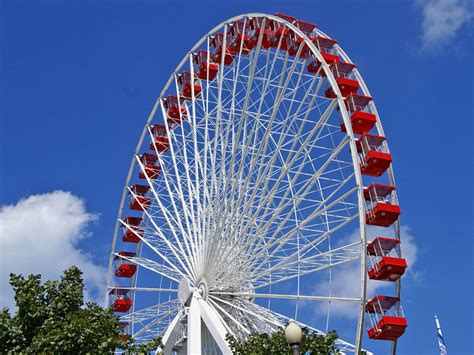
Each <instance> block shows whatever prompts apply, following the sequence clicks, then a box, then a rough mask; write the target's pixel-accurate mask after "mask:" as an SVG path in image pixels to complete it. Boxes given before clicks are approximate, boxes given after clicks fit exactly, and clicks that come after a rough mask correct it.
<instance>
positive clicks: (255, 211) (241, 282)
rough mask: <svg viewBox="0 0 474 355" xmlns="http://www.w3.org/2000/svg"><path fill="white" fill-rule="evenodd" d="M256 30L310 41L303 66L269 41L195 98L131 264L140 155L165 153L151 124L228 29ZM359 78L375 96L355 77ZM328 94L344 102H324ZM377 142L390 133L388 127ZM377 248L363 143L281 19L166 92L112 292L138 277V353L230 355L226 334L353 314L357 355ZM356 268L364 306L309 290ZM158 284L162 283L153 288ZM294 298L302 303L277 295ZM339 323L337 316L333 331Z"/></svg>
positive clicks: (153, 187) (153, 182)
mask: <svg viewBox="0 0 474 355" xmlns="http://www.w3.org/2000/svg"><path fill="white" fill-rule="evenodd" d="M255 17H261V18H263V20H262V21H268V20H273V21H276V22H278V23H280V24H281V25H282V26H286V27H287V28H289V29H291V30H292V31H293V32H294V33H296V35H297V36H299V37H301V38H302V41H301V45H300V48H299V49H298V52H297V54H296V56H290V55H289V54H288V52H287V51H281V50H280V47H281V45H282V44H281V39H280V42H279V43H278V46H277V48H269V49H264V48H263V47H262V34H260V36H259V38H258V41H257V44H256V46H255V48H254V49H253V50H252V51H251V52H250V53H249V54H247V55H243V54H242V53H239V54H238V55H236V56H235V59H234V60H233V62H232V64H230V65H224V57H225V56H224V55H222V61H221V63H220V65H219V72H218V74H217V77H216V78H215V79H214V80H201V81H200V83H199V85H200V86H201V87H202V92H201V93H200V95H199V96H197V95H195V93H194V90H195V88H194V86H191V87H192V99H190V100H187V101H185V102H179V106H180V107H179V108H180V109H181V108H185V109H186V110H187V117H186V118H185V119H184V120H183V121H182V123H181V124H179V125H176V126H174V127H171V126H168V125H167V126H166V133H167V135H168V137H170V147H169V151H167V152H166V153H162V154H159V153H156V154H157V159H158V165H159V167H160V168H161V175H160V176H159V178H157V179H151V178H150V176H148V175H146V174H145V178H146V180H145V181H146V183H147V184H148V185H149V187H150V190H149V192H148V194H149V195H148V196H149V197H150V198H151V205H150V206H149V208H144V212H143V226H142V228H143V229H144V233H143V235H141V234H139V233H135V234H136V236H137V237H138V238H140V241H141V243H139V244H137V250H136V252H137V253H136V256H124V255H121V254H119V253H118V251H119V242H118V239H119V237H120V234H119V231H120V227H121V226H124V227H129V226H128V224H127V222H126V220H125V218H124V217H125V213H124V209H125V206H126V202H127V201H126V199H127V196H129V195H130V196H131V198H132V199H133V198H135V197H136V195H135V193H134V191H133V190H132V189H131V188H130V187H129V185H132V181H135V178H134V176H136V173H137V171H145V167H144V166H143V163H142V162H141V160H140V159H139V154H140V153H143V152H144V151H145V149H146V147H147V146H148V144H149V143H148V142H154V139H153V138H154V137H153V132H152V130H151V126H150V125H151V124H153V123H158V122H160V121H163V118H165V117H167V111H166V109H165V105H164V100H165V98H166V97H167V95H170V94H172V95H175V96H179V92H180V89H179V84H178V73H180V72H182V71H189V72H190V73H191V77H193V76H194V70H195V68H194V66H193V53H195V52H196V51H197V50H199V49H204V50H207V51H209V50H210V40H211V36H213V35H214V34H215V33H216V32H217V31H222V32H223V33H224V37H223V38H224V39H225V38H226V37H227V36H226V34H227V31H228V30H229V24H230V23H232V22H234V21H236V20H242V21H243V22H244V27H245V26H248V25H249V19H250V18H255ZM316 31H317V32H318V33H319V34H321V35H324V36H326V35H325V34H323V33H322V32H320V31H319V30H316ZM305 45H306V46H308V47H309V48H310V51H311V52H312V54H313V55H314V56H315V57H316V58H318V59H319V60H320V62H321V63H322V65H321V67H320V69H319V72H318V73H316V74H312V73H308V72H307V71H306V70H305V68H306V65H307V63H306V62H305V60H304V59H299V53H300V52H301V50H302V49H303V46H305ZM225 46H226V44H225V40H224V48H225ZM242 47H243V46H241V48H242ZM336 49H337V51H338V54H339V55H340V56H341V57H342V58H344V59H345V60H346V61H347V62H350V59H349V58H348V57H347V55H346V54H345V53H344V52H343V51H342V49H341V48H340V47H339V46H336ZM241 51H242V49H241ZM223 52H224V53H225V49H224V50H223ZM208 60H209V59H208ZM356 76H357V79H358V81H359V83H360V84H361V88H362V91H363V92H364V94H367V95H368V94H369V93H368V90H367V87H366V86H365V84H364V82H363V80H362V78H361V77H360V75H359V73H358V72H357V71H356ZM327 87H331V88H332V90H333V91H334V93H336V96H337V97H336V98H335V99H329V98H327V97H325V95H324V89H326V88H327ZM196 96H197V97H196ZM371 105H373V103H371ZM373 109H374V111H375V106H374V105H373ZM375 112H376V111H375ZM165 121H166V120H165ZM341 122H343V123H344V124H345V127H346V129H347V132H346V133H343V132H341V129H340V124H341ZM377 129H378V131H379V133H383V131H382V127H381V124H380V119H378V120H377ZM153 144H155V143H153ZM155 148H156V146H155ZM155 151H158V149H155ZM134 173H135V175H134ZM389 173H390V174H389V177H390V179H391V181H393V172H392V171H391V170H390V171H389ZM351 226H352V227H351ZM348 228H352V229H353V230H354V229H358V230H360V238H359V240H358V241H356V242H344V240H342V239H341V238H339V239H338V237H339V236H340V234H338V232H340V231H342V230H348ZM397 233H398V227H397ZM365 248H366V226H365V203H364V197H363V186H362V178H361V173H360V168H359V158H358V156H357V149H356V145H355V140H354V134H353V132H352V129H351V124H350V119H349V115H348V112H347V109H346V106H345V104H344V101H343V97H342V96H341V93H340V91H339V88H338V86H337V85H336V82H335V79H334V76H333V74H332V72H331V71H330V70H329V67H328V65H327V64H326V63H325V61H324V60H323V58H322V56H321V54H320V53H319V51H318V49H317V48H316V47H315V46H314V44H313V42H311V41H310V40H309V39H308V38H307V36H306V35H305V34H304V33H303V32H301V31H300V30H299V29H298V28H296V27H295V26H294V25H292V24H290V23H288V22H286V21H285V20H283V19H281V18H279V17H275V16H270V15H264V14H247V15H243V16H238V17H235V18H232V19H229V20H228V21H226V22H224V23H222V24H220V25H219V26H217V27H216V28H214V29H213V30H212V31H210V32H209V33H208V34H207V35H206V36H204V37H203V38H202V39H201V40H200V41H199V42H198V43H197V44H196V45H195V46H194V47H193V48H192V50H191V51H190V52H189V53H188V54H187V55H186V56H185V58H184V59H183V60H182V61H181V63H180V64H179V65H178V67H177V69H176V70H175V72H174V73H173V74H172V75H171V77H170V79H169V80H168V82H167V83H166V85H165V87H164V89H163V91H162V92H161V94H160V97H159V98H158V100H157V101H156V104H155V106H154V107H153V110H152V112H151V114H150V116H149V118H148V120H147V122H146V126H145V128H144V130H143V133H142V135H141V137H140V140H139V143H138V146H137V148H136V152H135V157H134V159H133V161H132V165H131V168H130V171H129V174H128V177H127V184H126V187H125V189H124V192H123V196H122V201H121V207H120V210H119V217H118V221H117V225H116V228H115V233H114V239H113V247H112V254H111V259H110V265H109V272H108V288H109V289H111V288H112V287H114V286H115V285H116V284H117V283H119V281H117V280H113V268H112V266H113V260H114V258H118V259H119V260H121V259H123V260H126V261H128V262H130V263H133V264H135V265H137V267H138V271H137V273H136V274H135V276H134V277H133V278H132V279H131V282H130V283H129V284H128V285H122V287H124V288H126V289H129V290H130V292H131V294H132V295H133V301H134V302H133V308H132V310H131V311H130V313H128V314H126V315H124V316H122V318H121V319H122V321H124V322H128V324H129V326H128V328H127V329H128V330H129V332H130V334H131V335H132V336H133V337H135V338H136V339H137V340H145V339H149V338H152V337H155V336H157V335H162V336H164V343H165V353H169V352H170V351H171V350H172V349H175V350H178V351H184V350H183V349H187V351H188V352H192V351H191V350H192V349H194V351H196V349H201V350H202V349H204V348H206V346H207V348H208V349H211V348H212V349H214V350H215V349H218V351H220V352H222V353H226V352H228V348H226V345H225V344H223V343H222V341H223V340H222V339H223V337H225V334H226V333H230V334H232V335H234V336H236V337H238V338H240V339H244V338H245V337H246V336H248V334H250V333H251V332H255V331H258V332H273V331H275V330H276V329H277V328H278V327H281V326H282V325H283V324H284V323H285V321H287V320H288V319H289V318H295V319H298V316H299V311H300V308H301V307H302V305H301V302H303V301H304V302H320V301H324V302H328V301H329V302H354V303H356V304H358V306H359V316H358V324H357V331H356V335H355V337H354V341H353V345H352V344H350V343H349V342H345V341H342V340H338V346H339V348H340V349H341V350H342V351H349V352H354V351H355V352H358V351H359V350H360V349H361V341H362V331H363V320H364V305H365V301H366V282H367V276H366V275H367V271H366V265H365V263H366V258H365V254H366V249H365ZM347 263H353V264H355V263H357V265H358V267H359V268H360V295H359V296H358V297H334V296H332V292H331V289H330V290H329V293H328V294H314V291H313V292H311V289H310V288H309V287H307V285H305V282H307V280H308V277H311V278H312V280H315V281H313V282H317V281H318V280H320V279H318V275H320V274H322V273H323V272H324V275H325V276H324V277H325V278H326V280H327V275H329V283H330V280H331V270H332V269H333V268H334V267H337V266H338V265H342V264H347ZM147 272H148V273H149V274H150V275H155V277H154V278H152V280H150V278H151V277H150V276H146V273H147ZM183 280H185V281H183ZM121 283H122V284H123V282H121ZM289 288H290V289H291V290H292V291H293V292H291V293H290V292H283V293H282V292H279V290H285V289H286V290H287V289H289ZM273 300H278V301H279V302H283V301H286V302H287V307H284V308H281V307H280V308H279V309H273V308H272V301H273ZM262 301H265V302H262ZM147 304H148V306H147ZM329 317H330V307H328V311H327V321H329ZM309 326H312V325H311V324H309ZM198 328H199V329H198ZM311 329H314V328H311ZM315 331H318V332H320V333H322V332H321V331H319V330H315ZM196 332H197V333H196ZM206 339H207V340H206ZM206 343H207V345H206ZM224 343H225V341H224ZM179 349H181V350H179ZM190 349H191V350H190ZM203 352H204V351H203Z"/></svg>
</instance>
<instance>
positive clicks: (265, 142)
mask: <svg viewBox="0 0 474 355" xmlns="http://www.w3.org/2000/svg"><path fill="white" fill-rule="evenodd" d="M301 49H302V47H301V46H300V48H299V51H301ZM287 58H288V56H286V60H285V62H284V66H286V63H287ZM296 63H297V62H296V61H295V62H293V65H292V66H291V68H290V70H289V72H288V74H287V76H286V79H285V80H284V84H283V85H282V86H281V88H280V87H279V91H278V94H277V100H276V102H275V105H274V109H273V112H272V115H271V117H270V120H269V122H268V124H267V130H266V131H265V132H264V136H263V138H262V140H261V142H262V143H261V144H259V145H258V149H257V152H256V153H255V156H259V155H260V154H262V152H263V153H265V151H266V149H267V147H268V138H269V133H270V132H271V128H272V124H273V121H274V119H275V116H276V114H277V112H278V108H279V106H280V104H281V102H282V99H283V95H284V93H285V90H286V88H287V87H288V85H289V82H290V79H291V76H292V75H293V73H294V71H295V69H296ZM283 79H284V76H281V79H280V85H281V84H282V83H283ZM249 82H250V81H249ZM260 109H261V106H260V107H259V110H258V112H260ZM244 112H245V110H244ZM258 116H259V114H258ZM257 123H258V117H257V119H256V120H255V124H254V130H253V131H252V137H253V138H251V139H254V140H255V139H257V134H256V132H257V129H256V128H257V127H258V124H257ZM254 144H255V143H254ZM244 155H246V154H243V156H244ZM257 161H258V159H254V160H253V161H252V163H251V166H250V168H249V172H248V176H249V177H250V176H252V174H253V170H254V169H255V166H256V165H257ZM242 172H243V164H241V168H240V171H239V173H238V176H239V178H238V179H241V178H242ZM249 182H250V178H247V179H246V182H245V185H244V187H243V189H244V190H246V189H248V185H249ZM234 186H235V185H234ZM240 202H241V198H239V201H237V203H236V204H237V205H239V203H240ZM228 210H229V209H228V208H227V209H226V211H225V212H224V214H225V216H224V220H226V218H227V214H228ZM234 213H235V211H234ZM222 228H223V227H221V230H220V231H219V232H220V233H219V235H220V234H221V232H222ZM222 239H224V238H221V242H222Z"/></svg>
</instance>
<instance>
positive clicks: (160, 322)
mask: <svg viewBox="0 0 474 355" xmlns="http://www.w3.org/2000/svg"><path fill="white" fill-rule="evenodd" d="M177 313H178V310H177V309H175V310H172V311H169V312H167V313H165V314H163V315H160V316H159V317H156V319H155V320H153V321H151V322H149V323H148V324H144V325H143V327H142V328H141V329H140V330H138V331H137V332H135V333H134V334H133V337H134V338H138V337H140V336H141V335H142V334H144V333H146V332H149V331H152V332H153V335H154V336H156V334H157V333H158V334H162V333H164V331H165V330H166V328H167V326H168V325H169V324H170V323H171V321H170V318H172V317H174V316H176V314H177ZM140 323H142V324H143V322H140ZM157 327H160V328H161V331H160V329H157Z"/></svg>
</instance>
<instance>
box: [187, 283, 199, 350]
mask: <svg viewBox="0 0 474 355" xmlns="http://www.w3.org/2000/svg"><path fill="white" fill-rule="evenodd" d="M197 297H199V295H198V294H197V292H194V294H193V297H192V299H191V305H190V306H189V310H188V330H187V331H188V351H187V354H188V355H196V354H201V309H200V307H199V303H198V298H197Z"/></svg>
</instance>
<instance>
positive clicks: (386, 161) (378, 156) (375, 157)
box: [356, 134, 392, 176]
mask: <svg viewBox="0 0 474 355" xmlns="http://www.w3.org/2000/svg"><path fill="white" fill-rule="evenodd" d="M356 145H357V151H358V153H359V157H360V161H361V163H360V171H361V173H362V174H363V175H368V176H381V175H382V174H383V173H385V171H386V170H387V169H388V167H389V166H390V164H391V162H392V156H391V155H390V154H389V153H388V147H387V141H386V140H385V137H382V136H376V135H373V134H363V135H362V136H361V137H360V138H359V139H357V140H356Z"/></svg>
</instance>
